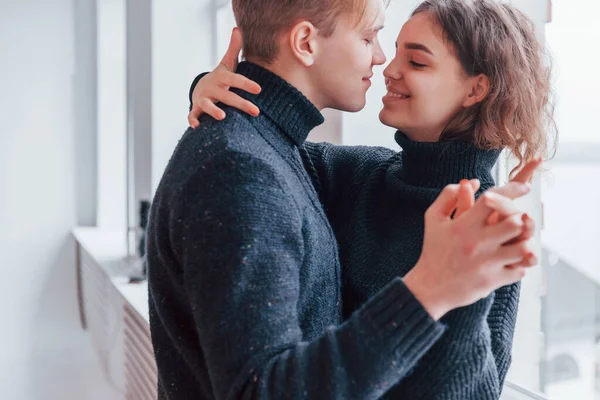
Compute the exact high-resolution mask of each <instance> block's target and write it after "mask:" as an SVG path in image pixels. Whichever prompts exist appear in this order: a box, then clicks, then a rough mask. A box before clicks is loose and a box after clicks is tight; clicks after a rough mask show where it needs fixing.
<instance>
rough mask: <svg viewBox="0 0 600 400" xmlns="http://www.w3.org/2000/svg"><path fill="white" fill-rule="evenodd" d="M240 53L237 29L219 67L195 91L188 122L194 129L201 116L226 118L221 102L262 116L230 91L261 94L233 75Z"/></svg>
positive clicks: (240, 46) (253, 83) (254, 85)
mask: <svg viewBox="0 0 600 400" xmlns="http://www.w3.org/2000/svg"><path fill="white" fill-rule="evenodd" d="M241 50H242V35H241V33H240V31H239V29H238V28H234V30H233V32H232V33H231V40H230V42H229V48H228V49H227V53H226V54H225V56H224V57H223V59H222V60H221V62H220V63H219V65H218V66H217V68H215V69H214V70H213V71H212V72H210V73H209V74H207V75H206V76H204V77H202V79H200V80H199V81H198V83H197V84H196V87H195V88H194V92H193V93H192V110H191V111H190V113H189V114H188V122H189V124H190V126H191V127H192V128H197V127H198V126H199V125H200V122H199V121H198V118H199V117H200V115H202V114H208V115H210V116H211V117H213V118H215V119H218V120H222V119H224V118H225V112H224V111H223V110H222V109H220V108H219V107H217V106H216V105H215V104H216V103H219V102H220V103H223V104H226V105H228V106H231V107H235V108H237V109H239V110H242V111H244V112H246V113H248V114H250V115H253V116H257V115H258V114H259V113H260V111H259V110H258V107H256V106H255V105H254V104H252V103H251V102H249V101H247V100H244V99H243V98H241V97H240V96H238V95H237V94H235V93H233V92H231V91H230V90H229V89H230V88H238V89H242V90H245V91H246V92H249V93H252V94H258V93H260V90H261V88H260V86H259V85H258V84H257V83H256V82H253V81H251V80H250V79H248V78H246V77H245V76H242V75H239V74H236V73H235V72H234V71H235V70H236V69H237V65H238V57H239V54H240V52H241Z"/></svg>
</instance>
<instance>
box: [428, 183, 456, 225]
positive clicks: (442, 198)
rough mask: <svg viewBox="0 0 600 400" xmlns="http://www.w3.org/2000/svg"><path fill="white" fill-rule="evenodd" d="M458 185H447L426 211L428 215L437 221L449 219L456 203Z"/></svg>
mask: <svg viewBox="0 0 600 400" xmlns="http://www.w3.org/2000/svg"><path fill="white" fill-rule="evenodd" d="M458 192H459V185H448V186H446V187H445V188H444V190H442V193H440V195H439V196H438V198H437V199H435V201H434V202H433V204H432V205H431V206H430V207H429V209H428V214H429V215H430V216H432V217H433V218H435V219H437V220H442V219H449V218H450V216H451V215H452V213H453V212H454V210H455V209H456V205H457V203H458Z"/></svg>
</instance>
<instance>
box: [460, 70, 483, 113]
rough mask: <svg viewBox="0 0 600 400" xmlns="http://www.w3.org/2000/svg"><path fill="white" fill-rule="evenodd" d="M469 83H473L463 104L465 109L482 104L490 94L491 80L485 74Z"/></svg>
mask: <svg viewBox="0 0 600 400" xmlns="http://www.w3.org/2000/svg"><path fill="white" fill-rule="evenodd" d="M469 81H470V82H471V83H470V84H471V87H470V88H469V89H470V90H469V92H468V94H467V97H466V98H465V101H464V102H463V107H465V108H467V107H471V106H472V105H475V104H477V103H480V102H482V101H483V100H485V98H486V97H487V95H488V94H489V93H490V80H489V78H488V77H487V76H485V75H484V74H479V75H477V76H474V77H473V78H470V79H469Z"/></svg>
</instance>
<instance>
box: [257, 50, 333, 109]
mask: <svg viewBox="0 0 600 400" xmlns="http://www.w3.org/2000/svg"><path fill="white" fill-rule="evenodd" d="M246 61H248V62H251V63H253V64H256V65H259V66H261V67H262V68H264V69H267V70H269V71H271V72H272V73H274V74H275V75H277V76H279V77H280V78H281V79H283V80H285V81H286V82H287V83H289V84H290V85H292V86H293V87H295V88H296V89H297V90H299V91H300V93H302V94H303V95H304V96H305V97H306V98H307V99H308V100H309V101H310V102H311V103H312V104H313V105H314V106H315V107H316V108H317V109H318V110H319V111H323V109H324V108H325V105H324V104H322V102H321V101H319V96H318V94H317V93H316V90H315V89H314V88H313V87H312V85H311V84H310V81H309V80H308V78H307V77H306V71H305V70H301V69H300V68H299V67H298V66H297V65H290V64H286V65H283V64H282V63H281V62H278V61H274V62H272V63H265V62H263V61H258V60H252V59H248V60H246Z"/></svg>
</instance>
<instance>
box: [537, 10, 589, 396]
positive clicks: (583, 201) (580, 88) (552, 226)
mask: <svg viewBox="0 0 600 400" xmlns="http://www.w3.org/2000/svg"><path fill="white" fill-rule="evenodd" d="M553 3H554V4H553V5H554V9H553V20H552V22H551V23H550V24H548V25H547V27H546V38H547V41H548V45H549V47H550V48H551V50H552V53H553V58H554V67H555V88H556V94H557V108H556V118H557V123H558V128H559V135H560V136H559V143H560V145H559V147H558V152H557V154H556V157H555V158H554V160H553V161H552V162H551V163H550V165H549V166H550V169H549V172H548V173H546V174H545V176H544V179H543V185H542V201H543V203H544V215H545V228H544V231H543V232H542V245H543V249H544V261H543V268H544V272H545V281H546V283H545V285H546V293H545V296H544V297H543V325H542V327H543V331H544V337H545V343H544V348H545V349H544V359H545V368H544V371H545V373H544V374H543V375H542V380H541V383H542V389H543V390H544V392H545V393H546V394H547V396H548V397H549V399H550V400H555V399H556V400H558V399H564V398H576V399H578V400H579V399H581V400H592V399H595V398H597V396H598V395H600V385H599V382H600V375H599V373H598V371H599V370H600V365H599V362H600V351H599V349H600V348H599V346H598V339H599V327H600V325H599V323H600V313H599V312H600V308H599V307H598V305H599V304H600V303H599V299H600V246H599V245H598V243H600V189H599V188H598V183H600V135H599V133H600V130H599V129H598V127H597V126H598V125H597V121H596V118H595V117H596V116H597V115H598V113H599V112H600V103H598V100H597V93H598V91H599V90H600V78H599V77H598V75H597V74H595V73H587V72H583V71H582V70H581V65H582V64H581V63H580V62H583V63H584V64H585V65H590V66H595V65H597V64H598V63H599V62H600V56H598V54H597V52H589V51H588V50H587V49H592V48H593V49H597V48H600V27H599V26H598V24H597V17H598V15H600V4H598V2H595V1H592V0H571V1H566V0H554V1H553Z"/></svg>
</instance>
